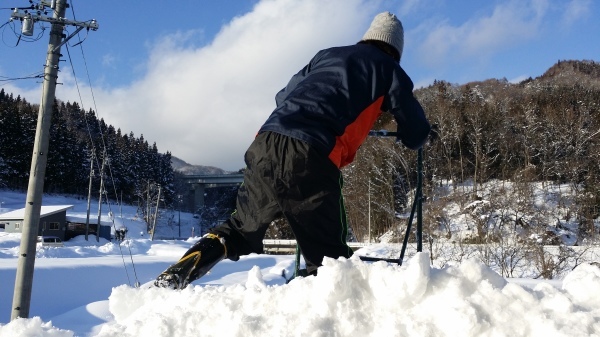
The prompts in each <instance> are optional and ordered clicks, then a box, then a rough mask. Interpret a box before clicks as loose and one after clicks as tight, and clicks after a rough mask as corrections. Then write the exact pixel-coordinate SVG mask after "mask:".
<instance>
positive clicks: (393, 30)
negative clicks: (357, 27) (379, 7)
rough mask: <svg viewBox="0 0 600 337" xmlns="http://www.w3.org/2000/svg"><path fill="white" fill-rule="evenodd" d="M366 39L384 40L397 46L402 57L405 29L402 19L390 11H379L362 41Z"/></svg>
mask: <svg viewBox="0 0 600 337" xmlns="http://www.w3.org/2000/svg"><path fill="white" fill-rule="evenodd" d="M365 40H377V41H383V42H385V43H387V44H389V45H390V46H392V47H394V48H396V50H397V51H398V54H400V57H402V50H403V49H404V29H403V28H402V23H401V22H400V20H398V18H397V17H396V16H395V15H394V14H392V13H390V12H383V13H379V14H377V15H376V16H375V18H374V19H373V22H371V26H370V27H369V29H368V30H367V32H366V33H365V35H364V36H363V38H362V40H361V41H365Z"/></svg>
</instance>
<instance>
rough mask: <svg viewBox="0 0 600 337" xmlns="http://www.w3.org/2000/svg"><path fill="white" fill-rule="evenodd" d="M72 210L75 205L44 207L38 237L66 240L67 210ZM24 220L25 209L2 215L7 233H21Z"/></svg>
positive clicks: (1, 221)
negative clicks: (54, 237)
mask: <svg viewBox="0 0 600 337" xmlns="http://www.w3.org/2000/svg"><path fill="white" fill-rule="evenodd" d="M70 208H73V205H57V206H42V207H41V210H40V222H39V224H38V236H56V237H59V238H60V239H61V240H65V232H66V229H67V222H66V218H67V210H68V209H70ZM24 218H25V208H21V209H17V210H14V211H11V212H8V213H3V214H0V223H2V224H4V231H5V232H7V233H21V232H22V231H23V220H24Z"/></svg>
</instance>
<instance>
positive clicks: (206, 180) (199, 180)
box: [181, 173, 244, 211]
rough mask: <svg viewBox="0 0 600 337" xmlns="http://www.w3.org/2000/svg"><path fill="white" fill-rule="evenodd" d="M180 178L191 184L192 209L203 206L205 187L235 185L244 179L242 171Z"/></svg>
mask: <svg viewBox="0 0 600 337" xmlns="http://www.w3.org/2000/svg"><path fill="white" fill-rule="evenodd" d="M181 180H182V181H183V182H184V183H186V184H189V185H191V191H190V192H191V193H193V196H192V198H193V210H194V211H196V210H198V209H199V208H200V207H202V206H204V193H205V189H207V188H211V187H217V186H236V185H239V184H241V183H242V182H243V181H244V174H243V173H234V174H206V175H188V176H183V177H182V178H181Z"/></svg>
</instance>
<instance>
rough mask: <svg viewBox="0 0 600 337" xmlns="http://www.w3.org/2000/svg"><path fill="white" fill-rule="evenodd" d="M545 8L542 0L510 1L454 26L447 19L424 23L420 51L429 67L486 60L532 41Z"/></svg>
mask: <svg viewBox="0 0 600 337" xmlns="http://www.w3.org/2000/svg"><path fill="white" fill-rule="evenodd" d="M547 9H548V4H547V1H545V0H535V1H510V2H502V3H500V4H498V5H497V6H496V7H495V8H494V10H493V11H492V12H491V13H489V14H487V15H480V16H477V17H472V18H470V19H469V20H467V21H464V22H463V23H462V24H460V25H456V26H455V25H452V24H451V23H449V21H448V20H447V19H441V20H439V21H438V22H435V23H434V22H431V21H428V22H424V23H423V24H422V25H421V26H420V27H419V28H418V29H417V30H416V31H417V34H421V35H424V36H423V38H422V40H423V43H422V44H421V46H420V47H419V52H420V54H421V55H422V56H423V57H422V59H423V60H424V62H426V63H428V64H430V65H442V64H444V63H447V62H453V61H457V60H461V59H466V58H468V59H485V58H487V57H488V56H489V55H492V54H494V53H496V52H498V51H501V50H503V49H506V48H508V47H511V46H515V45H518V44H520V43H523V42H525V41H528V40H530V39H532V38H534V37H535V36H536V35H537V34H538V30H539V26H540V24H541V21H542V19H543V17H544V16H545V14H546V12H547ZM430 27H433V28H430ZM415 40H418V39H415Z"/></svg>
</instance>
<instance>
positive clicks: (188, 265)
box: [154, 233, 227, 289]
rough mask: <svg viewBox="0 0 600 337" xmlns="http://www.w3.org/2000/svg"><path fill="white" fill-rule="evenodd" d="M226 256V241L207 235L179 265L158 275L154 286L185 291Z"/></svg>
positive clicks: (183, 257) (216, 236) (188, 252)
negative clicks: (184, 289)
mask: <svg viewBox="0 0 600 337" xmlns="http://www.w3.org/2000/svg"><path fill="white" fill-rule="evenodd" d="M225 256H227V247H226V246H225V240H224V239H223V238H221V237H219V236H218V235H215V234H210V233H209V234H206V235H205V236H203V237H202V238H201V239H200V241H198V242H196V244H195V245H193V246H192V248H190V249H189V250H188V251H187V252H186V253H185V254H184V255H183V256H182V257H181V259H179V261H177V263H175V264H174V265H172V266H170V267H169V268H167V270H165V271H164V272H162V273H161V274H160V275H158V277H157V278H156V281H154V285H155V286H157V287H161V288H171V289H183V288H185V287H187V285H188V284H190V282H193V281H195V280H197V279H199V278H200V277H202V276H204V275H206V273H208V272H209V271H210V270H211V269H212V267H214V265H215V264H217V263H218V262H219V261H221V260H223V258H225Z"/></svg>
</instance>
